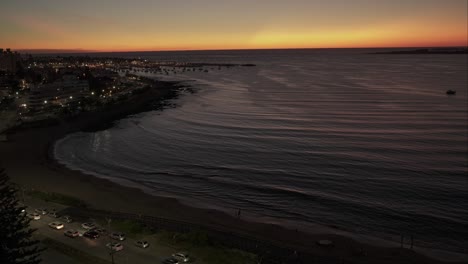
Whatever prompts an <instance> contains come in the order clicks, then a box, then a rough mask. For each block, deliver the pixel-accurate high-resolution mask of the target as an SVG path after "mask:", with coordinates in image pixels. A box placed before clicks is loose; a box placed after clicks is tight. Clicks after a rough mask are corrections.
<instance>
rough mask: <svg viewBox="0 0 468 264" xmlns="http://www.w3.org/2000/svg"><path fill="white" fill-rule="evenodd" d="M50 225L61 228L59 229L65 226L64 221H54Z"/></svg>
mask: <svg viewBox="0 0 468 264" xmlns="http://www.w3.org/2000/svg"><path fill="white" fill-rule="evenodd" d="M49 227H50V228H53V229H57V230H59V229H62V228H64V225H63V224H62V223H60V222H52V223H50V224H49Z"/></svg>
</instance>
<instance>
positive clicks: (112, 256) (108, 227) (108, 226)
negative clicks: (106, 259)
mask: <svg viewBox="0 0 468 264" xmlns="http://www.w3.org/2000/svg"><path fill="white" fill-rule="evenodd" d="M106 220H107V231H108V232H110V223H111V222H112V219H110V218H106ZM111 243H112V242H111V239H110V236H109V245H110V248H109V250H110V252H109V255H111V261H112V264H114V253H115V252H114V251H113V250H112V245H111Z"/></svg>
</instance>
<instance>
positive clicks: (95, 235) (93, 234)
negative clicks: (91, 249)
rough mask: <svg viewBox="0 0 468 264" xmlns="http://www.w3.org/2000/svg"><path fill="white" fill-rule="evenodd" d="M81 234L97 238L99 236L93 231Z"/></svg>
mask: <svg viewBox="0 0 468 264" xmlns="http://www.w3.org/2000/svg"><path fill="white" fill-rule="evenodd" d="M83 236H84V237H87V238H91V239H97V238H99V233H98V232H95V231H87V232H85V233H84V234H83Z"/></svg>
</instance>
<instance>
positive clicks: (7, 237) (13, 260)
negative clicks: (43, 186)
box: [0, 168, 41, 264]
mask: <svg viewBox="0 0 468 264" xmlns="http://www.w3.org/2000/svg"><path fill="white" fill-rule="evenodd" d="M16 193H17V189H16V188H15V187H14V186H13V185H12V184H11V182H10V178H9V177H8V175H7V174H6V173H5V170H3V169H1V168H0V263H1V264H36V263H39V262H41V259H40V252H41V249H39V246H38V244H39V242H38V241H37V240H34V239H33V238H32V236H31V235H32V233H33V232H34V231H35V230H34V229H31V228H30V227H29V222H30V221H31V220H30V219H29V218H28V217H27V216H26V213H25V212H22V211H23V210H24V209H25V207H24V206H23V205H21V204H20V203H19V201H18V199H17V196H16Z"/></svg>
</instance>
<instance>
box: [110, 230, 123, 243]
mask: <svg viewBox="0 0 468 264" xmlns="http://www.w3.org/2000/svg"><path fill="white" fill-rule="evenodd" d="M109 236H110V238H112V239H115V240H119V241H124V240H125V234H124V233H119V232H114V233H111V234H110V235H109Z"/></svg>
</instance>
